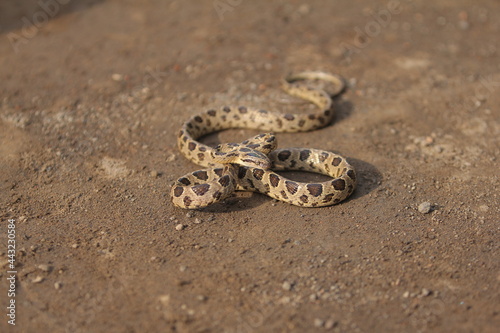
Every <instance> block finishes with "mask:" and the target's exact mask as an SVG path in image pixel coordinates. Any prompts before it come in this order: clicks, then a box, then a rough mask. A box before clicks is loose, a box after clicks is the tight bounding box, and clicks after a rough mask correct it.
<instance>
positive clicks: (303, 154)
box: [299, 149, 311, 161]
mask: <svg viewBox="0 0 500 333" xmlns="http://www.w3.org/2000/svg"><path fill="white" fill-rule="evenodd" d="M309 155H311V151H310V150H308V149H305V150H301V151H300V156H299V159H300V160H301V161H305V160H307V159H308V158H309Z"/></svg>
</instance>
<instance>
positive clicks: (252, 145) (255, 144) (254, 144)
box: [247, 143, 260, 149]
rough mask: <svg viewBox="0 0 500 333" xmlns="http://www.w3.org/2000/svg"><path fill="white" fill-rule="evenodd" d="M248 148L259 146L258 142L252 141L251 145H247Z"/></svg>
mask: <svg viewBox="0 0 500 333" xmlns="http://www.w3.org/2000/svg"><path fill="white" fill-rule="evenodd" d="M247 147H248V148H252V149H255V148H259V147H260V144H258V143H252V144H251V145H247Z"/></svg>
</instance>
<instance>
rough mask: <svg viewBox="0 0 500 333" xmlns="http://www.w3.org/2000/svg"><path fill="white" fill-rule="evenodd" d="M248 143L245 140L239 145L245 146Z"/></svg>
mask: <svg viewBox="0 0 500 333" xmlns="http://www.w3.org/2000/svg"><path fill="white" fill-rule="evenodd" d="M248 142H249V141H248V140H245V141H243V142H242V143H241V144H242V145H246V144H248Z"/></svg>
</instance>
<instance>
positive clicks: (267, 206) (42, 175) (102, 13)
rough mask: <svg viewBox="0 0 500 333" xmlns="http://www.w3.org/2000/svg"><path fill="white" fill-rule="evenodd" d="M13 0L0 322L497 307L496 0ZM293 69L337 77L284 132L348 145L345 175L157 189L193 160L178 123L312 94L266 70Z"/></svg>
mask: <svg viewBox="0 0 500 333" xmlns="http://www.w3.org/2000/svg"><path fill="white" fill-rule="evenodd" d="M20 3H21V2H19V1H2V3H1V4H0V29H1V34H0V140H1V145H0V167H1V170H2V172H1V174H0V186H1V188H0V203H1V206H0V215H1V225H0V227H1V233H0V244H1V245H0V264H1V271H0V278H1V281H2V282H1V283H0V304H1V306H0V308H1V309H3V310H2V314H1V316H0V318H2V319H1V321H0V331H2V332H160V331H161V332H316V331H317V332H322V331H332V332H424V331H425V332H494V331H496V329H495V328H498V327H500V315H499V313H500V287H499V285H500V261H499V258H500V251H499V217H500V212H499V207H500V200H499V191H498V189H499V188H500V172H499V159H500V142H499V135H500V122H499V119H500V111H499V108H498V105H500V61H499V59H500V54H499V52H500V45H499V39H498V36H499V35H500V3H499V2H498V1H496V0H478V1H474V2H472V1H468V0H467V1H466V0H443V1H423V0H391V1H389V0H388V1H373V0H354V1H353V0H351V1H330V2H327V1H281V0H280V1H262V0H254V1H244V0H238V1H236V0H231V1H230V0H209V1H196V2H194V1H192V2H189V3H188V1H165V0H144V1H132V0H127V1H118V0H107V1H76V0H74V1H68V0H64V1H63V0H42V1H38V0H27V1H22V4H20ZM472 3H473V4H472ZM302 70H322V71H327V72H332V73H338V74H340V75H342V76H343V77H344V78H345V80H346V82H347V84H348V88H347V89H346V91H345V92H344V93H343V94H342V95H341V96H340V97H337V98H336V99H335V110H336V112H337V113H336V118H335V120H334V122H333V123H332V125H331V126H329V127H327V128H324V129H321V130H317V131H313V132H308V133H298V134H278V140H279V145H280V147H311V148H319V149H324V150H331V151H334V152H337V153H340V154H342V155H343V156H345V157H347V158H348V160H349V161H350V162H351V163H352V164H353V165H354V166H355V168H356V170H357V174H358V178H359V186H358V189H357V190H356V191H355V193H354V194H353V195H352V197H351V198H350V199H349V200H346V201H345V202H343V203H341V204H338V205H335V206H331V207H326V208H300V207H295V206H291V205H288V204H285V203H282V202H276V201H274V200H272V199H270V198H269V197H266V196H264V195H261V194H255V193H244V192H239V193H236V194H235V195H234V196H233V197H231V198H229V199H227V200H225V201H224V202H222V203H219V204H216V205H214V206H212V207H208V208H206V209H202V210H198V211H187V210H182V209H178V208H175V207H173V205H172V203H171V202H170V197H169V191H170V186H171V184H172V182H173V181H174V180H175V179H177V178H178V177H180V176H182V175H183V174H185V173H187V172H190V171H194V170H197V169H199V167H198V166H196V165H194V164H192V163H191V162H189V161H188V160H187V159H186V158H184V156H183V155H182V154H181V153H180V152H179V151H178V149H177V146H176V133H177V131H178V130H179V128H180V126H181V124H182V123H183V122H184V121H185V120H187V119H188V117H190V116H191V115H193V114H196V113H198V112H201V111H203V110H206V109H208V108H212V107H220V106H223V105H235V106H238V105H246V106H255V107H259V108H266V109H269V110H282V111H283V112H290V111H291V110H295V111H297V110H298V111H297V112H300V110H301V109H302V110H307V109H308V108H309V107H310V106H309V105H308V104H307V103H303V102H301V101H299V100H298V99H296V98H291V97H288V96H287V95H285V94H284V93H283V92H282V91H280V87H279V79H281V78H282V77H283V76H285V75H286V74H288V73H292V72H299V71H302ZM257 133H258V131H252V130H229V131H224V132H222V133H219V134H214V135H210V136H209V137H208V138H205V139H204V142H206V143H209V144H216V143H219V142H235V141H242V140H244V139H245V138H247V137H250V136H252V135H255V134H257ZM293 177H294V178H297V179H301V177H304V175H300V174H295V175H293ZM313 178H314V177H313ZM11 219H12V220H14V222H13V223H10V224H9V222H8V221H9V220H11ZM179 224H182V228H181V227H177V226H178V225H179ZM9 225H10V227H9ZM176 227H177V228H176ZM179 229H181V230H179ZM11 230H15V238H14V239H15V247H16V250H15V252H9V248H8V245H9V244H12V243H8V240H9V237H8V235H9V234H8V232H9V231H11ZM10 239H12V237H11V238H10ZM12 253H15V258H14V256H9V255H10V254H12ZM13 259H15V264H14V266H12V267H11V266H10V265H11V263H10V262H9V260H10V261H13ZM12 270H14V271H15V272H16V273H9V271H12ZM12 275H14V276H15V279H16V283H15V284H13V285H12V284H10V283H9V281H10V280H8V278H10V277H11V276H12ZM12 288H13V290H14V293H15V295H12V294H11V293H10V292H9V289H11V290H12ZM9 295H10V296H9ZM12 300H14V301H15V311H14V314H15V324H16V325H15V326H13V325H11V324H9V323H8V321H12V320H13V319H12V316H11V318H9V316H7V315H8V314H9V313H12V311H11V310H9V309H7V306H9V304H11V302H12Z"/></svg>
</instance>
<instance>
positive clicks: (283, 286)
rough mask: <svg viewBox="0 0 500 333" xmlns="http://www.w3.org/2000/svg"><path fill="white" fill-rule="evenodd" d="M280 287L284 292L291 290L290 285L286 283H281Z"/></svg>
mask: <svg viewBox="0 0 500 333" xmlns="http://www.w3.org/2000/svg"><path fill="white" fill-rule="evenodd" d="M281 287H282V288H283V289H285V290H286V291H290V290H291V289H292V284H291V283H290V282H288V281H285V282H283V285H282V286H281Z"/></svg>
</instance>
